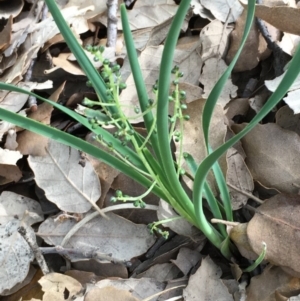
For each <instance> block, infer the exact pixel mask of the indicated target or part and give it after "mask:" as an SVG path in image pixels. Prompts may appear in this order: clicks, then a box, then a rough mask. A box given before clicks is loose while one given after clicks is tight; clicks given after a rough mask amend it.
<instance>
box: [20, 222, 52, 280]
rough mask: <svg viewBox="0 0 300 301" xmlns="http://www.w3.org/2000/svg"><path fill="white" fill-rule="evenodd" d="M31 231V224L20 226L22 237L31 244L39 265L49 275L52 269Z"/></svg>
mask: <svg viewBox="0 0 300 301" xmlns="http://www.w3.org/2000/svg"><path fill="white" fill-rule="evenodd" d="M31 231H32V230H31V228H30V227H29V226H27V225H26V224H25V223H24V224H23V225H22V226H20V227H19V228H18V232H19V233H20V234H21V235H22V237H23V238H24V239H25V240H26V242H27V243H28V245H29V246H30V248H31V250H32V252H33V254H34V257H35V259H36V261H37V263H38V265H39V266H40V268H41V270H42V272H43V274H44V275H47V274H49V273H50V270H49V268H48V265H47V263H46V261H45V258H44V256H43V254H42V252H41V250H40V248H39V246H38V244H37V243H36V240H35V235H30V233H31Z"/></svg>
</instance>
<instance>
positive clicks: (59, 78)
mask: <svg viewBox="0 0 300 301" xmlns="http://www.w3.org/2000/svg"><path fill="white" fill-rule="evenodd" d="M2 2H5V1H2ZM2 2H1V3H2ZM58 3H59V5H60V7H61V11H62V13H63V14H64V16H65V18H66V20H67V21H68V22H69V24H71V25H72V28H73V30H74V32H75V34H76V35H77V37H78V39H82V40H81V42H82V44H83V45H86V44H87V43H88V41H89V39H90V40H91V39H93V38H95V37H96V36H97V34H96V33H97V32H99V30H100V29H101V28H103V27H102V26H106V25H107V17H106V13H107V12H106V10H107V8H106V5H105V3H104V2H101V1H100V2H99V1H86V2H84V3H83V2H81V1H72V0H70V1H68V3H67V5H66V3H65V1H58ZM15 4H16V5H15V6H7V7H6V6H3V9H1V10H0V14H1V16H2V17H3V18H4V19H5V20H7V21H5V22H6V26H2V27H1V30H0V40H1V44H0V76H1V79H0V80H1V81H2V82H6V83H14V84H16V85H19V86H21V87H26V88H27V89H29V90H35V91H37V90H40V91H42V92H43V93H45V94H47V95H49V96H50V95H51V94H52V96H51V97H50V98H51V99H53V100H55V101H60V102H64V103H67V105H68V104H70V103H72V102H73V101H74V99H80V97H81V99H83V96H82V95H84V93H89V92H91V90H89V88H87V87H85V85H84V82H85V80H86V79H85V78H84V76H83V72H82V70H81V69H80V68H79V66H78V65H77V62H76V61H75V60H74V58H73V57H72V55H70V53H69V52H68V50H67V49H66V48H65V44H63V40H62V38H61V36H60V34H59V31H58V29H57V28H56V26H55V24H54V22H53V20H52V18H51V17H50V16H45V17H43V18H42V19H41V20H40V19H39V14H38V12H39V11H42V3H41V2H38V4H37V5H36V7H34V9H33V10H31V11H30V13H28V12H27V13H26V11H25V9H24V3H23V1H15ZM30 5H31V4H30ZM272 5H274V4H272V3H271V4H270V2H269V1H263V3H262V4H261V5H258V6H257V11H256V15H257V16H258V17H260V18H261V19H263V20H264V21H266V22H269V23H270V24H268V23H265V24H266V26H267V27H268V29H269V32H270V35H271V37H272V39H273V41H276V42H277V44H278V45H279V47H280V49H281V51H282V52H284V53H286V54H287V55H292V54H293V52H294V50H295V47H296V46H297V44H298V43H299V26H298V25H297V24H299V22H298V17H297V16H298V15H299V11H298V10H299V9H298V8H297V5H296V2H294V1H288V4H287V3H283V2H282V3H281V5H279V6H276V7H272ZM176 9H177V5H176V4H175V3H174V2H173V1H169V0H167V1H154V2H153V3H151V4H149V3H146V2H143V1H137V2H136V3H135V4H134V5H133V9H132V10H130V11H129V20H130V26H131V29H132V31H133V37H134V40H135V43H136V47H137V49H138V51H139V62H140V64H141V66H142V69H143V73H144V74H143V75H144V76H145V78H146V84H147V89H148V91H149V92H151V91H152V85H153V84H154V83H155V81H156V79H157V76H158V68H159V66H158V62H159V58H160V56H161V51H162V44H163V41H164V39H165V37H166V33H167V30H168V28H169V26H170V23H171V21H172V18H173V16H174V13H175V11H176ZM229 12H230V14H229ZM137 16H138V17H137ZM278 16H281V17H278ZM278 20H280V22H278ZM118 22H119V23H118V24H119V25H118V29H119V36H118V41H119V42H118V43H119V44H118V46H117V47H118V50H117V49H116V55H115V53H114V50H113V51H111V50H110V51H111V52H110V53H111V54H110V55H112V58H117V59H118V61H121V62H123V67H122V68H121V73H122V75H123V76H124V80H126V83H127V86H128V89H126V90H124V92H123V93H122V95H121V97H122V101H123V102H124V107H126V108H127V106H129V109H128V110H127V111H126V113H127V114H128V115H129V116H131V117H132V118H133V120H132V122H133V123H139V122H140V121H141V119H140V118H139V116H137V115H136V114H135V113H134V106H135V105H136V103H137V96H136V91H135V89H134V85H133V81H132V75H131V72H130V70H129V68H128V60H127V57H126V50H125V49H124V47H123V45H122V43H123V38H122V35H121V33H122V29H121V27H120V18H119V16H118ZM244 23H245V13H243V9H242V5H241V4H240V2H237V1H235V0H232V1H223V0H220V1H215V2H212V1H204V0H202V1H198V0H197V1H195V0H193V1H192V9H191V11H190V12H189V14H188V16H187V19H186V21H185V23H184V26H183V27H182V31H183V32H185V33H186V32H189V33H192V34H193V35H191V34H186V35H185V36H181V38H180V40H179V42H178V45H177V49H176V54H175V62H176V63H177V64H178V65H179V66H180V68H181V69H182V70H183V71H184V73H185V76H184V78H183V82H182V83H181V88H182V89H185V90H187V96H188V99H189V101H190V103H189V107H188V110H190V115H191V117H192V118H191V120H190V122H189V123H188V124H186V129H185V132H186V135H185V139H186V140H185V141H184V148H185V151H188V152H194V153H195V154H197V156H196V157H197V162H199V161H200V160H201V158H203V157H204V156H205V155H206V154H205V149H204V148H203V145H202V144H203V143H202V142H201V141H202V139H201V137H200V136H201V135H200V133H201V128H200V124H201V122H200V116H201V115H200V113H199V112H201V111H202V108H203V104H204V103H205V99H206V98H207V96H208V94H209V92H210V91H211V89H212V87H213V86H214V84H215V82H216V81H217V79H218V78H219V77H220V75H221V74H222V72H223V71H224V69H225V68H226V64H228V63H229V62H230V61H231V59H232V53H235V49H236V47H237V46H236V45H238V44H239V41H240V39H241V32H242V28H243V24H244ZM99 24H101V25H99ZM83 33H84V34H86V33H88V36H89V37H88V38H86V37H84V35H82V34H83ZM80 35H81V36H80ZM93 35H94V37H93ZM281 35H283V38H282V39H281V40H280V37H281ZM100 36H101V40H99V38H98V37H96V40H95V41H96V43H98V42H99V43H102V44H105V43H106V40H105V39H104V35H103V34H102V35H101V34H100ZM247 43H248V44H247V46H246V47H245V49H244V51H243V53H242V55H241V57H240V59H239V61H238V64H237V66H236V67H235V69H234V72H233V73H232V76H231V78H230V79H229V80H228V82H227V83H226V89H225V90H224V91H223V93H222V95H221V97H220V99H219V106H218V107H217V110H216V112H215V115H214V117H213V123H212V125H213V126H212V130H211V133H210V141H211V144H212V145H213V148H216V147H217V146H218V145H220V144H222V143H223V142H224V141H225V140H226V139H227V137H228V136H230V135H231V134H230V130H229V129H228V127H230V128H231V130H233V131H234V132H239V131H240V130H241V129H242V128H243V127H244V126H245V124H243V122H244V123H247V122H249V121H250V120H251V118H252V116H253V115H254V114H255V112H258V111H259V110H260V108H261V106H262V104H263V103H264V102H265V101H266V99H267V96H268V94H269V91H274V89H275V88H276V87H277V85H278V82H279V80H280V78H281V77H280V76H282V75H280V74H279V75H278V73H277V72H276V71H274V70H275V68H276V66H274V64H276V63H274V62H275V61H276V60H272V58H274V57H275V58H276V54H275V53H273V54H272V53H271V51H270V49H268V48H267V46H266V45H267V43H266V42H265V40H264V38H263V36H262V34H261V31H260V30H259V29H258V28H257V26H256V25H255V26H253V28H252V30H251V34H250V38H249V40H248V41H247ZM41 49H42V51H43V52H44V54H43V55H44V57H47V60H48V62H47V64H44V62H43V61H42V60H40V58H42V57H43V56H42V55H41V54H40V53H39V51H40V50H41ZM36 57H37V58H38V59H37V62H36V63H35V66H34V68H33V69H31V67H30V65H31V62H32V60H33V59H35V58H36ZM153 57H155V60H153ZM273 61H274V62H273ZM43 64H44V65H43ZM46 65H47V67H44V66H46ZM53 67H54V68H53ZM57 67H59V68H57ZM97 67H100V66H97ZM283 67H284V66H281V67H280V68H283ZM39 68H41V70H42V71H40V70H38V69H39ZM28 69H29V70H31V72H32V75H31V79H30V81H29V80H28V79H26V78H25V77H26V72H27V71H28ZM47 69H49V70H51V72H46V73H45V74H44V73H43V72H44V71H45V70H47ZM270 70H271V71H270ZM41 74H42V76H41ZM78 83H80V85H79V84H78ZM298 84H299V83H298V82H297V81H296V82H295V84H294V85H293V86H292V88H291V89H290V91H289V93H288V94H287V96H286V97H285V98H284V101H285V103H286V104H287V105H285V106H283V105H284V103H283V104H282V105H281V107H278V108H276V110H277V111H274V112H273V113H271V114H270V116H268V119H266V120H265V121H264V122H263V123H262V124H260V125H258V126H257V127H256V128H255V129H254V130H253V131H252V132H250V133H249V134H248V135H247V136H245V137H244V138H243V139H242V140H241V144H239V145H236V146H234V148H232V149H230V150H229V151H228V152H227V154H226V156H224V158H222V161H221V162H222V168H223V172H224V174H225V175H226V179H227V182H228V184H229V185H230V192H231V198H232V205H233V208H234V210H236V214H237V215H236V220H238V221H239V222H241V224H239V225H238V226H235V227H234V228H233V229H232V230H231V231H232V232H231V238H232V240H233V241H234V242H235V243H236V245H237V247H238V248H239V250H240V252H241V254H242V255H243V256H244V257H245V258H248V259H250V260H255V259H256V258H257V256H258V255H259V254H260V252H261V248H262V242H265V243H266V244H267V246H268V247H267V253H266V258H265V259H266V262H269V263H268V265H267V263H264V264H263V265H261V266H260V269H261V270H260V272H261V274H260V275H256V276H253V274H248V276H250V277H249V278H250V284H249V283H248V284H249V286H248V287H247V289H246V290H245V286H246V284H247V283H246V284H245V283H243V282H242V281H241V280H240V282H237V281H236V280H235V279H234V278H233V275H232V274H231V272H230V270H229V269H228V267H229V264H228V262H226V261H224V259H222V258H220V257H219V256H218V255H217V254H215V250H214V249H213V248H212V247H210V246H207V245H206V246H205V248H204V249H203V246H204V245H205V239H204V237H203V236H201V234H199V233H198V232H197V231H194V229H193V228H192V226H191V225H189V224H188V223H187V222H185V221H183V220H178V221H177V222H176V221H173V222H172V223H166V224H165V225H164V226H165V227H167V229H169V232H170V238H169V240H168V241H164V240H163V239H162V238H157V239H156V237H155V236H153V235H152V234H150V233H149V231H148V230H147V226H146V224H147V223H148V222H151V220H152V221H153V220H156V219H162V218H170V217H174V216H176V212H175V211H174V210H173V209H171V208H168V206H166V205H165V204H164V202H163V201H162V200H160V201H159V200H158V199H157V198H155V197H153V196H151V195H150V196H148V200H149V203H150V204H151V205H152V206H156V207H153V208H155V210H156V211H157V217H156V216H155V211H154V210H153V211H151V213H149V212H150V211H149V210H138V211H137V210H134V209H126V210H124V209H122V207H118V208H119V209H118V210H116V211H115V213H107V214H106V218H105V217H101V216H100V215H98V216H97V217H96V216H95V217H94V218H93V219H90V220H89V221H88V222H85V223H82V225H81V227H80V228H78V229H77V228H76V231H75V232H74V231H73V232H72V229H73V227H74V226H75V225H76V224H77V222H78V221H79V222H80V220H82V219H83V220H84V219H85V217H86V216H89V215H90V214H91V212H90V211H89V210H90V209H91V208H92V207H94V208H95V207H96V208H98V209H97V210H100V209H99V208H101V209H102V208H103V206H109V198H110V196H112V195H113V194H114V191H115V190H117V189H120V188H121V190H122V191H123V190H124V191H125V189H128V191H129V192H128V194H130V195H140V194H142V193H143V192H144V191H143V190H141V188H140V187H138V186H135V185H133V183H132V182H130V181H128V180H126V178H124V176H123V175H119V174H118V173H116V172H115V171H112V170H111V169H110V168H108V167H107V166H105V165H104V164H103V163H102V162H100V163H99V162H97V161H95V159H94V158H89V157H88V158H85V157H84V156H82V154H80V153H78V152H77V151H75V150H72V149H70V148H68V147H65V146H62V145H59V144H57V143H54V142H52V141H48V140H47V139H42V138H41V137H39V136H37V135H33V134H32V133H30V132H28V131H24V130H22V129H19V128H16V127H15V126H14V125H11V124H9V123H6V122H4V121H0V135H1V139H2V142H1V144H0V191H1V192H2V194H1V197H0V212H1V214H0V219H1V225H0V232H1V233H2V234H1V248H0V278H1V279H0V280H1V281H0V283H1V286H0V294H1V295H2V297H1V300H16V299H14V297H15V296H16V294H17V293H18V292H21V291H22V289H25V288H28V289H27V290H24V293H22V296H21V297H22V298H23V300H54V299H57V300H66V299H69V298H72V299H73V300H102V299H101V298H103V300H119V301H125V300H127V301H129V300H132V301H136V300H160V301H162V300H168V299H170V300H171V298H178V297H180V296H181V298H183V300H186V301H190V300H247V301H249V300H276V301H277V300H297V298H299V277H300V275H299V272H300V268H299V254H298V249H299V247H298V244H299V241H300V238H299V233H298V232H299V225H298V221H299V196H298V191H299V185H300V183H299V176H298V170H299V168H298V167H297V166H298V161H299V160H298V157H299V145H298V143H299V116H298V115H299V114H298V113H299V112H300V109H299V101H298V98H299V97H298V94H299V92H298V91H299V89H298V88H299V87H298ZM79 87H82V88H81V90H80V88H79ZM78 93H79V94H80V93H81V94H80V95H81V96H80V97H79V98H77V96H76V97H75V95H79V94H78ZM27 99H28V96H24V95H22V94H18V93H13V92H11V93H6V92H3V91H1V93H0V106H1V107H3V108H9V109H10V110H12V111H14V112H18V113H19V114H23V115H27V116H30V117H31V118H33V119H35V120H38V121H41V122H43V123H46V124H52V125H56V126H57V127H59V128H61V129H64V130H66V131H70V132H72V131H76V127H75V130H74V129H73V128H74V126H76V124H74V122H73V121H71V120H66V117H65V116H62V115H61V114H59V113H57V112H56V111H54V110H53V108H52V107H51V106H49V105H46V104H39V103H38V104H37V105H36V108H37V111H36V112H35V111H31V109H29V108H27V109H26V110H24V106H25V107H26V104H25V103H26V102H27ZM79 103H80V100H79ZM75 105H76V104H75ZM130 106H131V108H130ZM196 112H197V113H196ZM193 113H194V114H193ZM139 126H141V125H140V124H139ZM75 133H77V132H75ZM193 133H195V135H194V136H193ZM78 134H79V135H82V132H78ZM86 134H88V133H86V132H84V135H86ZM82 137H83V135H82ZM87 137H88V136H87ZM86 139H88V138H86ZM196 140H197V141H196ZM201 143H202V144H201ZM177 147H178V146H177ZM175 153H176V152H175ZM26 155H29V157H28V158H26ZM29 170H30V172H28V171H29ZM31 171H32V172H33V173H31ZM211 181H214V179H213V178H212V179H211ZM27 183H29V184H30V185H29V184H27ZM35 186H38V187H39V188H40V189H42V190H43V191H44V192H45V196H46V199H47V200H46V201H45V200H43V201H42V197H41V194H37V193H36V194H35V193H34V191H37V188H36V189H35V188H34V187H35ZM25 187H26V189H24V188H25ZM29 187H30V188H29ZM232 187H234V188H232ZM258 187H260V188H258ZM129 188H130V189H129ZM269 188H272V189H273V191H276V195H275V196H272V197H270V195H268V193H269V190H268V189H269ZM274 189H275V190H274ZM214 193H215V194H216V195H218V191H217V190H215V191H214ZM251 193H253V194H256V196H258V197H260V198H261V199H262V200H265V201H264V202H263V204H262V205H257V204H254V203H253V201H251V200H250V199H251V198H252V199H254V198H255V197H254V196H253V197H251ZM23 194H24V195H23ZM27 195H28V196H29V195H30V196H31V197H28V196H27ZM39 202H40V203H41V204H43V207H42V208H43V210H42V209H41V206H40V205H39ZM45 202H46V203H47V202H48V203H49V202H51V203H52V205H51V206H46V207H45V204H46V203H45ZM260 203H261V202H260ZM49 204H50V203H49ZM158 205H159V206H158ZM98 206H99V207H98ZM110 206H111V205H110ZM256 207H257V208H256ZM44 208H51V210H50V211H49V212H45V211H44ZM111 210H114V208H113V206H111ZM43 212H45V213H46V214H47V218H46V220H45V221H43ZM121 216H123V217H121ZM182 223H183V224H182ZM22 224H23V225H26V226H27V228H26V229H29V230H28V232H29V235H30V236H31V237H32V238H33V239H35V238H36V235H38V236H39V237H40V238H42V239H43V243H41V242H40V241H39V246H40V247H41V248H40V249H41V250H43V251H44V252H46V250H47V249H48V251H49V250H50V249H51V248H52V251H53V250H54V252H55V253H56V256H63V257H64V258H68V260H69V261H70V262H71V266H72V267H73V270H70V271H69V272H70V273H71V272H73V273H71V274H72V276H67V272H66V275H63V274H58V273H50V274H48V275H45V276H42V275H41V274H39V273H38V272H32V269H31V267H33V265H34V264H33V263H32V261H33V259H34V256H33V251H32V249H31V248H30V247H29V245H28V243H27V242H26V241H25V239H24V237H23V236H22V235H21V234H20V233H19V232H18V228H19V227H20V226H21V225H22ZM31 226H32V228H31ZM229 230H230V229H228V231H229ZM70 231H71V232H70ZM66 235H67V237H68V241H67V242H66V243H64V241H65V237H66ZM40 238H39V239H40ZM46 244H48V246H46ZM49 245H52V246H53V247H49ZM61 245H62V246H61ZM59 252H60V253H59ZM88 253H89V254H90V255H91V256H92V255H93V256H98V257H97V258H96V260H95V258H92V257H90V258H89V259H88V258H87V255H88ZM58 254H62V255H58ZM207 254H209V256H206V255H207ZM47 256H48V254H45V257H46V258H47ZM236 260H237V261H238V263H239V264H240V266H241V267H242V268H243V267H247V265H249V264H245V263H243V262H242V261H241V258H237V259H236ZM89 262H90V263H91V264H90V265H89ZM129 262H130V265H131V266H126V265H125V263H126V264H128V263H129ZM48 264H49V265H50V266H51V267H52V263H51V261H49V262H48ZM235 264H236V263H235ZM93 265H94V267H93ZM76 267H78V268H79V270H77V273H75V271H76V270H75V268H76ZM95 267H97V268H96V269H95ZM61 268H65V267H63V263H62V264H61V265H60V267H59V269H57V268H54V265H53V269H52V270H53V271H54V272H59V270H60V269H61ZM29 270H31V272H29ZM89 270H90V271H89ZM108 270H110V271H111V272H110V273H108ZM88 272H89V273H90V274H89V277H88V276H87V273H88ZM33 273H36V277H33ZM37 275H38V276H37ZM100 275H101V277H102V278H103V279H102V280H101V279H99V277H100ZM108 275H109V276H108ZM114 276H119V277H124V278H125V279H119V280H114V279H113V278H112V277H114ZM221 277H223V278H224V279H222V278H221ZM75 279H77V280H75ZM79 279H81V280H80V281H79ZM88 279H97V280H96V281H92V280H88ZM242 279H243V278H242ZM37 281H39V283H40V285H41V286H40V287H39V289H37V290H36V291H34V289H33V287H34V285H36V283H37ZM248 284H247V285H248ZM83 286H85V288H86V290H84V289H83ZM22 287H23V288H22ZM183 287H185V288H184V289H183ZM14 289H15V290H14ZM16 290H17V291H16ZM10 298H12V299H10ZM118 298H119V299H118ZM17 299H19V298H17Z"/></svg>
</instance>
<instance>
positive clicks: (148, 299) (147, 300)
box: [142, 285, 186, 301]
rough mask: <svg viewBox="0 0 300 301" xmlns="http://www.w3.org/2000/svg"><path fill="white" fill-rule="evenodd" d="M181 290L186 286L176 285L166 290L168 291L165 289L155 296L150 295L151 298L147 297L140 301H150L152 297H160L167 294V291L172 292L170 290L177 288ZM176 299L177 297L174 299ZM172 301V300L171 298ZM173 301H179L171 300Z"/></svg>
mask: <svg viewBox="0 0 300 301" xmlns="http://www.w3.org/2000/svg"><path fill="white" fill-rule="evenodd" d="M181 287H182V288H183V287H186V285H178V286H174V287H170V288H168V289H166V290H163V291H161V292H158V293H156V294H154V295H151V296H149V297H147V298H146V299H143V300H142V301H150V300H152V299H153V298H154V297H157V296H160V295H162V294H164V293H167V292H169V291H172V290H175V289H177V288H181ZM180 297H182V296H180ZM176 298H177V297H176ZM172 299H173V298H172ZM173 300H179V299H173Z"/></svg>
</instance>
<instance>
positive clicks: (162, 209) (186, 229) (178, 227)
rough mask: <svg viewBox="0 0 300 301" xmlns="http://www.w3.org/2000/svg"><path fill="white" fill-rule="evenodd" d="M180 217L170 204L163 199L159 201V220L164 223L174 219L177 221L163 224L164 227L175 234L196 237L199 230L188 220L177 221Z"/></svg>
mask: <svg viewBox="0 0 300 301" xmlns="http://www.w3.org/2000/svg"><path fill="white" fill-rule="evenodd" d="M178 217H179V215H178V214H177V213H176V211H175V210H174V208H173V207H172V206H171V205H170V204H169V203H167V202H166V201H164V200H162V199H161V200H160V201H159V206H158V210H157V218H158V220H160V221H162V222H163V221H164V220H169V219H173V218H174V219H175V220H171V221H168V222H167V223H162V225H163V226H164V227H167V228H170V229H171V230H172V231H174V232H175V233H177V234H180V235H183V236H187V237H193V236H194V235H196V234H197V233H199V230H198V229H197V228H195V227H194V226H193V225H192V224H190V223H189V222H188V221H187V220H186V219H184V218H180V219H176V218H178Z"/></svg>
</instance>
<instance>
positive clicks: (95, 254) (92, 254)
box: [40, 246, 131, 267]
mask: <svg viewBox="0 0 300 301" xmlns="http://www.w3.org/2000/svg"><path fill="white" fill-rule="evenodd" d="M40 251H41V252H42V253H43V254H59V255H61V256H64V257H66V258H67V259H68V260H70V261H72V259H74V258H76V259H79V260H80V259H81V260H84V259H96V260H99V261H109V262H112V263H120V264H122V265H125V266H126V267H129V266H131V262H130V261H124V260H119V259H117V258H114V257H112V256H111V255H110V254H103V253H100V252H99V251H94V250H92V251H89V252H86V251H83V250H82V249H71V248H63V247H61V246H55V247H42V248H40Z"/></svg>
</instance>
